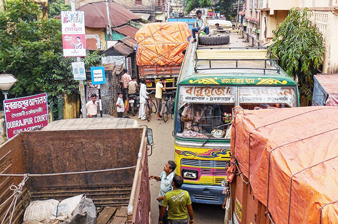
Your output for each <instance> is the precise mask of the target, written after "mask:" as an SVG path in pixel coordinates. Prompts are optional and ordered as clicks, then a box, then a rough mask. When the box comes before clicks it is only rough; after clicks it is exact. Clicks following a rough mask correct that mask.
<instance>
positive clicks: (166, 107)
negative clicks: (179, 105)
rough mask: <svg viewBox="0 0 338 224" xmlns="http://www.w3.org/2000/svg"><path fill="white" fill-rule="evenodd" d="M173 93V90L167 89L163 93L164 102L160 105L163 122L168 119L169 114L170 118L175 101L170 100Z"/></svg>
mask: <svg viewBox="0 0 338 224" xmlns="http://www.w3.org/2000/svg"><path fill="white" fill-rule="evenodd" d="M175 94H176V92H175V90H173V91H171V92H170V91H167V92H165V93H164V95H165V98H164V103H163V107H162V116H163V121H164V122H167V121H168V118H169V114H170V115H171V119H172V115H173V109H174V104H175V101H174V100H172V97H171V96H175ZM174 98H175V97H174Z"/></svg>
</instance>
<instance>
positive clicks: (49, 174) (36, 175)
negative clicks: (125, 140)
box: [0, 166, 136, 177]
mask: <svg viewBox="0 0 338 224" xmlns="http://www.w3.org/2000/svg"><path fill="white" fill-rule="evenodd" d="M133 168H136V166H128V167H120V168H111V169H104V170H87V171H77V172H64V173H44V174H17V173H2V174H0V177H1V176H4V177H22V176H23V177H24V176H25V175H29V177H51V176H62V175H76V174H88V173H100V172H109V171H117V170H128V169H133Z"/></svg>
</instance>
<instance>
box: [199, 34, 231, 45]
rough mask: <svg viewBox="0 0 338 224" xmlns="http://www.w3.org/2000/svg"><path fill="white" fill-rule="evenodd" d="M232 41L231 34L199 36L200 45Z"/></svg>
mask: <svg viewBox="0 0 338 224" xmlns="http://www.w3.org/2000/svg"><path fill="white" fill-rule="evenodd" d="M229 42H230V36H229V35H210V36H209V35H205V36H199V37H198V43H199V44H200V45H222V44H228V43H229Z"/></svg>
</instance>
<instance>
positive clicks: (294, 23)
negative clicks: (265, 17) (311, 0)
mask: <svg viewBox="0 0 338 224" xmlns="http://www.w3.org/2000/svg"><path fill="white" fill-rule="evenodd" d="M310 16H311V14H310V12H308V10H307V9H304V10H302V11H299V10H297V9H294V8H292V9H291V10H290V12H289V15H288V16H287V17H286V19H285V20H284V22H283V23H281V24H280V25H279V26H278V28H277V30H274V31H273V34H274V39H273V41H274V44H272V45H271V46H270V50H271V51H272V53H273V54H274V55H275V57H277V58H279V59H280V60H279V65H280V66H281V67H282V68H283V69H284V70H285V71H286V72H287V73H288V74H289V75H290V76H291V77H293V78H294V79H298V83H299V87H300V88H299V89H300V93H301V94H302V95H303V96H306V98H307V99H308V100H311V97H312V91H313V75H314V74H316V73H318V69H319V68H320V66H321V65H322V62H323V58H324V54H325V48H324V46H323V36H322V34H321V33H320V31H319V30H318V28H317V27H315V26H313V25H312V24H311V22H310V19H309V17H310Z"/></svg>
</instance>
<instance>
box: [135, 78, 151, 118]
mask: <svg viewBox="0 0 338 224" xmlns="http://www.w3.org/2000/svg"><path fill="white" fill-rule="evenodd" d="M140 84H141V86H140V109H139V113H138V118H139V119H141V120H145V119H146V103H147V99H149V97H148V94H149V93H148V92H147V86H146V84H145V80H144V79H141V80H140Z"/></svg>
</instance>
